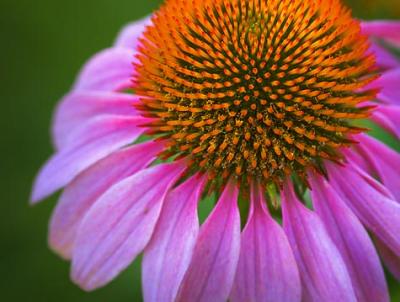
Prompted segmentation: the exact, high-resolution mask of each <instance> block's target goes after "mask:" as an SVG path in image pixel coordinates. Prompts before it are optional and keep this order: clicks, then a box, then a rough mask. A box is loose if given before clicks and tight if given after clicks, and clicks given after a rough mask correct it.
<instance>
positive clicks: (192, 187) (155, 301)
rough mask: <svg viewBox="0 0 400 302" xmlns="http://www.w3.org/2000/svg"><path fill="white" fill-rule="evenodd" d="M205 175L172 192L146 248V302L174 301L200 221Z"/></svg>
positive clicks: (144, 291)
mask: <svg viewBox="0 0 400 302" xmlns="http://www.w3.org/2000/svg"><path fill="white" fill-rule="evenodd" d="M205 180H206V178H205V177H199V176H198V175H195V176H193V177H192V178H190V179H189V180H187V181H186V182H185V183H183V184H182V185H180V186H179V187H178V188H176V189H175V190H174V191H173V192H170V193H169V194H168V196H167V198H166V200H165V203H164V206H163V209H162V212H161V216H160V219H159V221H158V223H157V226H156V228H155V231H154V234H153V237H152V239H151V241H150V243H149V244H148V246H147V247H146V249H145V251H144V257H143V262H142V272H143V273H142V275H143V278H142V283H143V294H144V301H146V302H173V301H175V298H176V294H177V292H178V289H179V285H180V284H181V281H182V279H183V276H184V274H185V272H186V269H187V268H188V266H189V263H190V259H191V257H192V252H193V248H194V245H195V242H196V238H197V234H198V230H199V221H198V217H197V202H198V201H199V199H200V194H201V192H202V190H203V186H204V183H205Z"/></svg>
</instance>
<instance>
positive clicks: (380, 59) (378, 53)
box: [370, 42, 400, 69]
mask: <svg viewBox="0 0 400 302" xmlns="http://www.w3.org/2000/svg"><path fill="white" fill-rule="evenodd" d="M370 51H371V52H372V53H374V54H375V58H376V64H377V65H378V66H380V67H384V68H389V69H391V68H399V67H400V60H399V59H398V58H397V57H396V56H395V55H393V54H392V53H391V52H390V51H388V50H386V49H385V48H383V47H381V46H379V45H378V44H377V43H373V42H372V43H371V47H370Z"/></svg>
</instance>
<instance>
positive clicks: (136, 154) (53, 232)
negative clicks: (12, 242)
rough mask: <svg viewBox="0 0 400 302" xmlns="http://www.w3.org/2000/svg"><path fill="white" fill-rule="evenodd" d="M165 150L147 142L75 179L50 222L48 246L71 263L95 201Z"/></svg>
mask: <svg viewBox="0 0 400 302" xmlns="http://www.w3.org/2000/svg"><path fill="white" fill-rule="evenodd" d="M162 148H163V145H161V144H160V143H155V142H148V143H143V144H140V145H135V146H132V147H129V148H126V149H123V150H120V151H117V152H114V153H113V154H111V155H109V156H108V157H106V158H104V159H102V160H101V161H99V162H98V163H96V164H95V165H93V166H92V167H90V168H89V169H87V170H85V171H84V172H83V173H82V174H80V175H79V176H78V177H77V178H75V179H74V181H73V182H72V183H71V184H69V185H68V187H67V188H66V189H65V191H64V193H63V194H62V196H61V198H60V201H59V202H58V204H57V207H56V209H55V211H54V213H53V216H52V219H51V223H50V234H49V243H50V246H51V247H52V248H53V250H55V251H56V252H57V253H59V254H60V255H62V256H63V257H64V258H67V259H69V258H70V257H71V256H72V250H73V247H74V243H75V238H76V235H77V231H78V227H79V226H80V224H81V222H82V219H83V217H84V215H85V214H86V213H87V211H88V210H89V209H90V207H91V206H92V205H93V204H94V203H95V201H96V200H97V199H98V198H99V197H100V196H101V195H103V193H104V192H106V191H107V190H108V189H109V188H110V187H111V186H112V185H114V184H115V183H117V182H119V181H121V180H123V179H124V178H126V177H128V176H131V175H133V174H134V173H136V172H138V171H139V170H141V169H143V168H145V167H146V166H147V165H148V164H149V163H150V162H152V161H153V160H154V159H155V157H156V155H157V153H158V152H160V151H161V150H162Z"/></svg>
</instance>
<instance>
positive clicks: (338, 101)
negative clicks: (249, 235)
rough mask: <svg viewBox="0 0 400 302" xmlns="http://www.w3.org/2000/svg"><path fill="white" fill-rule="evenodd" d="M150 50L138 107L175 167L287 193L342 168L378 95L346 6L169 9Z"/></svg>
mask: <svg viewBox="0 0 400 302" xmlns="http://www.w3.org/2000/svg"><path fill="white" fill-rule="evenodd" d="M141 42H142V43H141V44H142V45H141V46H140V48H139V55H138V59H139V62H140V63H139V64H138V66H137V71H138V75H137V76H136V78H135V87H134V89H135V92H136V93H137V94H138V95H140V96H143V98H142V100H141V104H140V105H139V106H138V108H139V109H140V110H141V111H142V112H143V115H145V116H149V117H152V118H154V121H153V122H152V123H150V124H149V125H148V126H149V128H150V131H151V133H152V134H154V135H157V137H159V138H160V139H164V140H166V141H167V146H168V150H167V151H166V153H165V155H166V156H176V157H179V158H181V157H187V158H189V159H190V161H189V162H190V165H191V167H192V168H193V169H194V170H196V171H198V170H201V171H206V172H208V173H209V174H210V175H212V177H217V176H218V177H222V178H228V177H230V176H232V175H235V176H236V177H239V178H240V177H247V178H248V177H250V178H255V179H257V180H259V181H262V182H263V183H265V184H267V183H270V182H275V183H278V184H279V183H281V182H282V181H283V180H284V179H285V178H286V177H287V175H290V174H292V173H295V174H297V175H300V176H303V175H305V172H306V170H307V169H308V168H310V167H315V168H316V169H318V170H321V169H323V165H322V161H323V160H326V159H328V160H334V161H335V160H338V159H339V158H340V156H341V155H340V151H339V148H340V147H342V146H346V145H348V144H350V143H351V142H352V141H351V140H349V139H347V138H346V137H347V136H348V135H349V134H351V133H354V132H359V131H362V129H360V128H357V127H355V126H354V123H353V120H355V119H361V118H365V117H367V115H368V109H366V108H364V109H360V108H358V106H357V105H358V104H359V103H361V102H363V101H366V100H369V99H371V98H373V96H374V94H375V91H362V90H360V89H361V88H362V87H364V86H365V85H366V84H367V83H369V82H370V81H371V80H373V79H374V78H375V74H374V73H373V72H374V70H373V66H374V58H373V56H372V55H369V54H367V49H368V46H369V45H368V42H367V38H366V37H364V36H362V35H361V34H360V27H359V24H358V22H357V21H355V20H354V19H353V18H352V16H351V12H350V11H349V10H348V9H347V8H345V7H344V6H343V5H342V3H341V2H340V1H339V0H202V1H195V0H169V1H166V3H165V4H164V6H162V7H161V9H160V10H159V11H158V12H156V13H155V15H154V17H153V25H151V26H149V27H148V28H147V30H146V32H145V34H144V36H143V38H142V40H141Z"/></svg>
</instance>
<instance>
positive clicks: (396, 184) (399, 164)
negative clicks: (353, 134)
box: [357, 134, 400, 202]
mask: <svg viewBox="0 0 400 302" xmlns="http://www.w3.org/2000/svg"><path fill="white" fill-rule="evenodd" d="M357 140H358V141H359V142H360V144H359V148H360V149H361V150H362V151H363V155H364V157H365V158H366V159H367V160H368V161H369V162H370V166H372V167H373V169H374V170H375V173H376V174H378V176H379V178H380V179H381V181H382V182H383V184H384V185H385V187H386V188H388V189H389V191H390V192H391V193H392V194H393V196H394V197H395V199H396V200H397V201H398V202H400V154H399V153H397V152H396V151H394V150H392V149H391V148H389V147H388V146H386V145H385V144H383V143H381V142H380V141H378V140H376V139H374V138H373V137H371V136H369V135H365V134H362V135H358V136H357ZM377 155H378V156H377Z"/></svg>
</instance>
